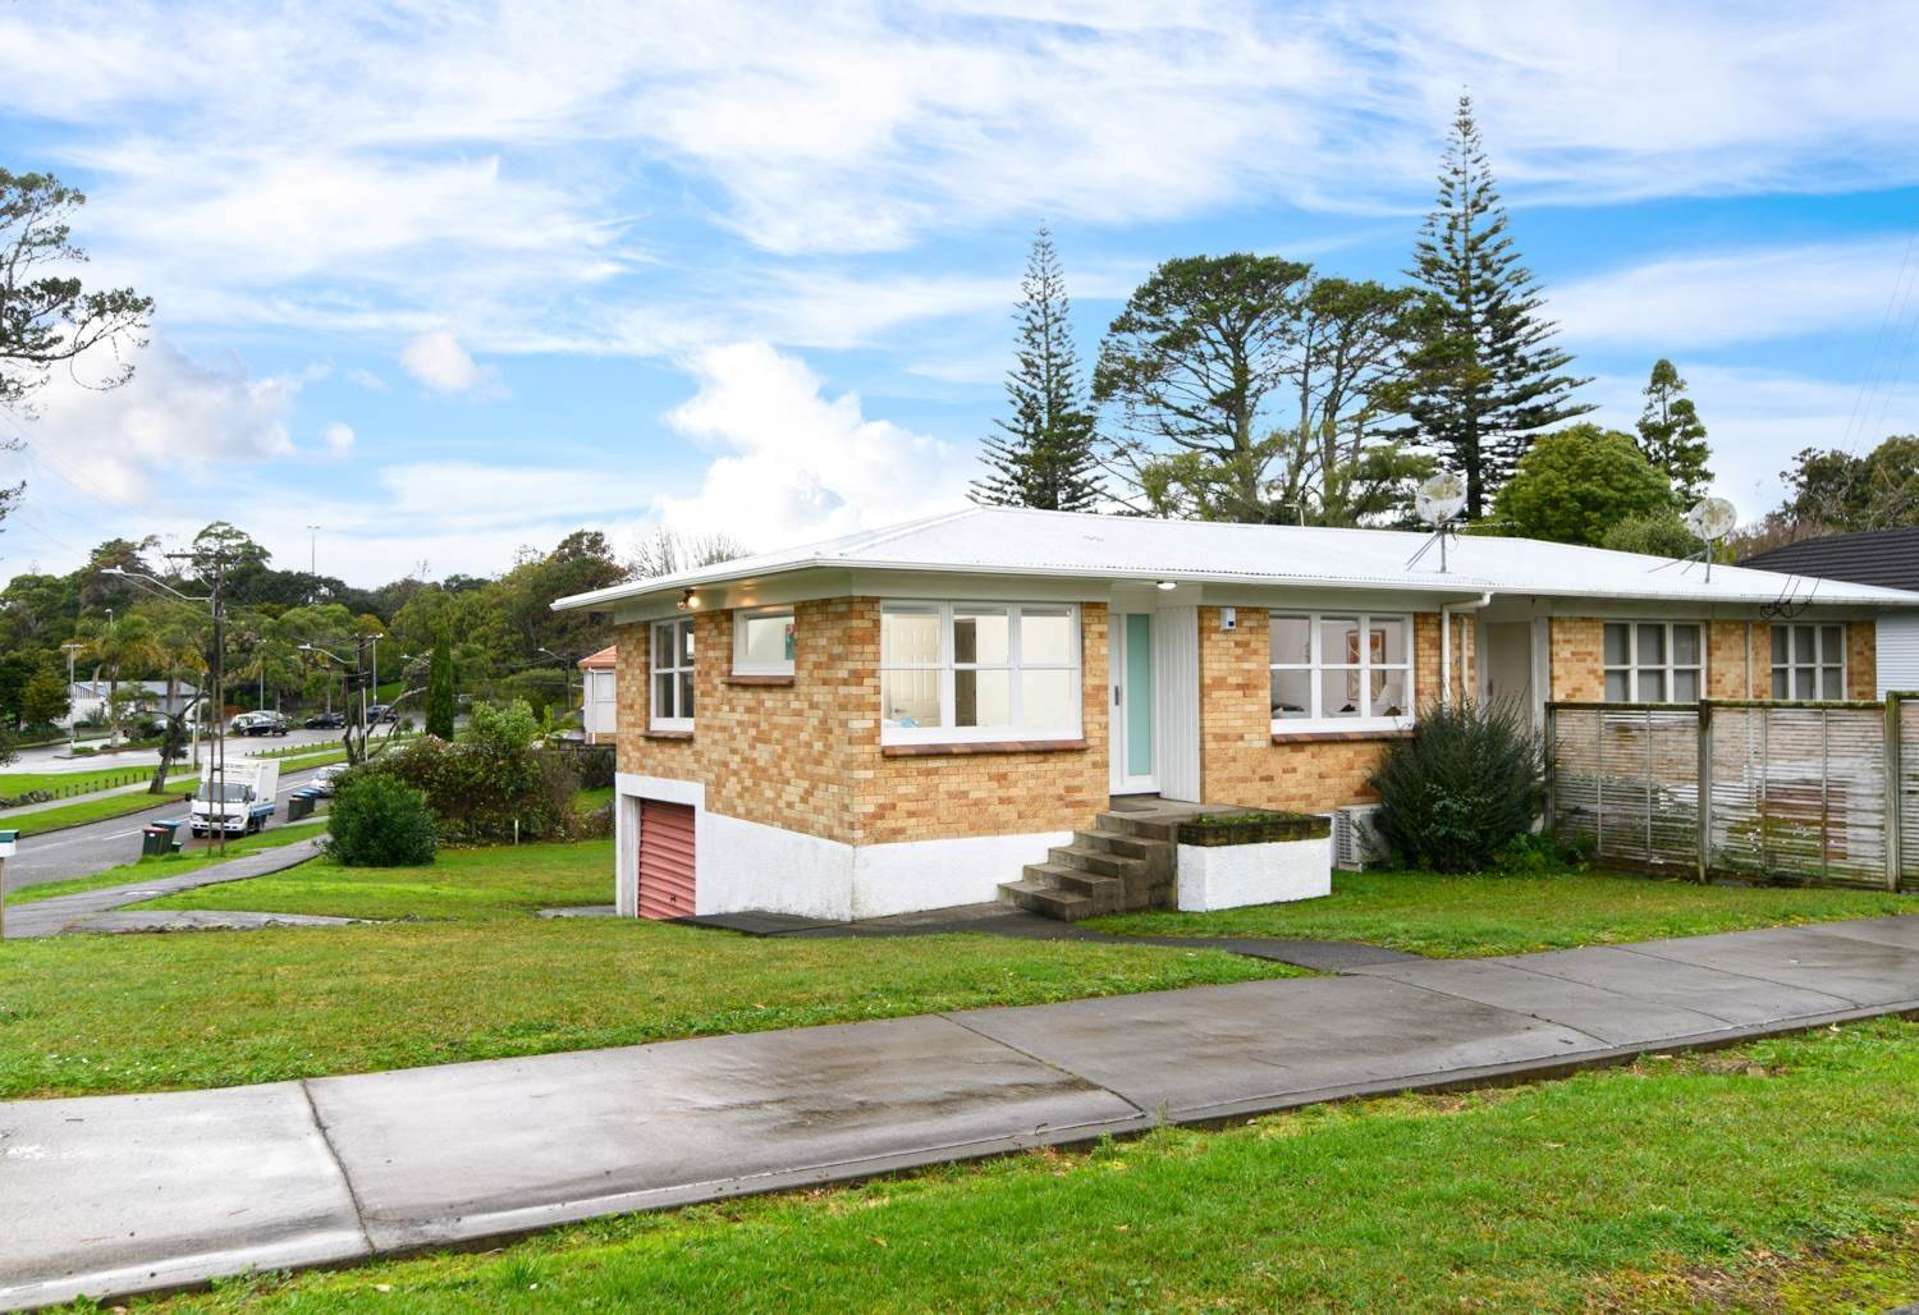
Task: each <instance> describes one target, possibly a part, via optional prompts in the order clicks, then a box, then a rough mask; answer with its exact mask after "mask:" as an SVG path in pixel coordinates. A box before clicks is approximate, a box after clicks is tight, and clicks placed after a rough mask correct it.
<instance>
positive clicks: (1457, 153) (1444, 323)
mask: <svg viewBox="0 0 1919 1315" xmlns="http://www.w3.org/2000/svg"><path fill="white" fill-rule="evenodd" d="M1506 223H1507V221H1506V209H1505V207H1504V206H1503V205H1502V204H1501V203H1500V200H1499V191H1498V188H1497V187H1496V186H1495V184H1494V182H1493V175H1492V168H1491V166H1490V165H1489V164H1488V163H1487V160H1486V155H1485V152H1484V150H1483V149H1482V148H1481V145H1480V140H1479V127H1478V125H1477V124H1476V123H1475V122H1474V120H1473V105H1472V99H1471V97H1469V96H1465V95H1461V96H1460V98H1459V114H1458V116H1457V117H1456V118H1455V119H1454V120H1453V129H1452V137H1451V139H1450V141H1449V142H1448V143H1447V147H1446V155H1445V159H1444V161H1443V162H1442V164H1441V166H1440V173H1439V200H1438V206H1437V208H1436V209H1434V210H1433V212H1432V213H1431V214H1430V215H1428V216H1427V218H1426V224H1425V227H1424V228H1422V229H1421V230H1420V237H1419V242H1418V244H1417V245H1416V246H1415V247H1414V249H1413V268H1412V269H1411V270H1409V271H1408V273H1409V274H1410V276H1411V277H1412V279H1413V281H1414V283H1415V284H1417V285H1418V286H1419V287H1420V288H1421V289H1422V290H1423V291H1424V292H1425V293H1426V305H1425V308H1424V323H1423V325H1422V333H1421V341H1420V344H1419V345H1418V347H1417V348H1415V350H1414V352H1413V354H1412V356H1411V359H1410V361H1409V363H1408V377H1407V380H1406V382H1405V384H1404V385H1403V386H1402V388H1401V389H1400V390H1399V391H1398V393H1397V396H1396V398H1395V400H1396V401H1397V403H1398V409H1399V410H1400V411H1402V412H1403V413H1404V414H1405V416H1406V417H1407V419H1408V421H1409V423H1408V425H1407V426H1406V427H1405V428H1404V429H1402V430H1401V431H1400V435H1401V436H1403V437H1405V438H1408V439H1412V440H1414V441H1416V442H1419V443H1423V444H1427V445H1430V446H1433V447H1435V448H1437V449H1438V450H1439V452H1440V454H1441V460H1442V461H1443V463H1444V464H1445V465H1446V466H1447V468H1448V469H1451V470H1454V471H1457V472H1458V473H1459V474H1461V475H1463V476H1465V479H1466V514H1467V516H1469V517H1470V518H1472V519H1475V520H1477V519H1478V518H1479V517H1480V516H1481V515H1483V514H1484V512H1485V510H1486V505H1487V503H1488V501H1489V500H1490V499H1491V497H1492V495H1493V494H1494V493H1495V492H1496V491H1497V490H1498V489H1499V486H1500V485H1501V484H1503V483H1505V482H1506V480H1507V479H1508V478H1509V477H1510V476H1511V475H1512V472H1513V468H1514V467H1515V466H1516V465H1517V464H1518V462H1519V458H1520V457H1521V456H1522V455H1524V454H1525V451H1526V448H1527V445H1528V444H1529V443H1530V442H1531V440H1532V436H1533V435H1534V434H1536V433H1538V432H1539V431H1540V430H1543V429H1546V428H1549V427H1551V426H1553V425H1558V424H1563V423H1564V422H1565V421H1567V420H1569V419H1571V418H1573V417H1574V416H1579V415H1584V414H1585V413H1586V412H1588V411H1590V410H1592V407H1590V406H1584V405H1580V404H1578V403H1575V402H1573V401H1572V400H1571V394H1572V391H1573V389H1575V388H1577V387H1578V386H1579V385H1581V384H1583V383H1585V382H1586V380H1584V379H1579V378H1574V377H1573V376H1571V375H1568V374H1566V373H1564V371H1565V369H1566V367H1567V366H1568V365H1569V364H1571V362H1572V356H1571V354H1570V353H1568V352H1566V351H1564V350H1562V349H1560V348H1559V347H1557V346H1555V345H1553V341H1552V339H1553V334H1554V333H1555V331H1556V328H1557V326H1556V325H1554V324H1553V323H1552V321H1550V320H1547V319H1544V318H1542V317H1541V316H1540V315H1539V314H1538V311H1539V308H1540V306H1541V304H1542V299H1541V297H1540V295H1539V292H1538V286H1537V284H1536V283H1535V282H1534V279H1533V276H1532V274H1531V273H1530V272H1529V271H1528V270H1527V269H1526V268H1525V266H1523V265H1521V264H1520V263H1519V253H1518V252H1517V251H1516V250H1514V248H1513V241H1512V238H1511V237H1510V236H1509V235H1508V233H1507V231H1506Z"/></svg>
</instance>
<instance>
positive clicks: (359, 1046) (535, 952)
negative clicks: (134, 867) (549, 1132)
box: [0, 840, 1295, 1099]
mask: <svg viewBox="0 0 1919 1315" xmlns="http://www.w3.org/2000/svg"><path fill="white" fill-rule="evenodd" d="M611 867H612V848H611V842H610V841H605V840H600V841H589V842H584V843H581V844H572V845H546V846H540V845H525V846H521V847H520V848H518V849H512V848H499V849H486V850H464V851H460V850H456V851H449V852H446V853H444V854H443V855H442V856H441V859H440V862H438V863H437V864H435V865H434V866H433V867H431V868H424V869H397V870H390V871H373V870H368V869H364V868H357V869H349V868H341V867H337V866H333V865H330V864H326V863H318V862H316V863H309V864H305V865H303V866H301V867H298V868H294V869H291V870H290V871H288V872H285V873H282V874H279V875H275V876H270V877H262V878H257V879H255V880H252V881H244V882H233V883H230V884H226V885H221V886H218V887H208V888H205V889H203V890H200V891H193V892H187V893H184V894H181V895H178V896H173V897H170V898H168V899H165V900H156V901H154V902H153V905H152V906H157V907H167V908H226V909H251V910H263V911H264V910H271V911H283V912H304V913H331V914H342V915H347V916H365V917H376V918H395V919H407V920H406V921H394V922H387V923H376V924H369V925H366V926H358V927H330V928H286V929H270V930H265V931H248V932H209V933H203V934H197V935H191V936H189V935H177V936H97V937H96V936H75V937H57V938H53V939H48V940H34V941H10V942H8V943H7V947H6V952H5V953H4V954H0V1099H7V1098H12V1097H25V1096H51V1095H70V1094H80V1093H105V1092H113V1091H154V1090H161V1089H167V1088H180V1087H210V1086H221V1085H226V1084H231V1083H245V1082H265V1081H271V1080H274V1079H279V1078H295V1077H311V1076H317V1075H321V1074H328V1073H352V1072H360V1071H364V1070H370V1069H389V1068H406V1067H411V1066H414V1065H420V1064H436V1063H443V1062H447V1061H452V1060H464V1059H489V1058H495V1057H498V1056H504V1055H526V1054H538V1053H543V1052H546V1051H555V1050H579V1049H585V1048H587V1047H592V1046H615V1045H630V1044H634V1043H638V1042H645V1041H663V1040H666V1039H669V1038H672V1037H685V1036H701V1035H713V1034H719V1033H727V1032H751V1031H760V1030H765V1029H769V1028H780V1027H799V1026H809V1025H812V1024H818V1023H835V1022H848V1021H853V1020H857V1019H865V1018H891V1017H898V1016H902V1015H908V1014H919V1013H928V1012H933V1011H937V1010H943V1009H965V1008H973V1007H977V1006H983V1005H998V1004H1033V1003H1041V1002H1045V1001H1051V1000H1065V999H1073V998H1076V997H1080V996H1092V995H1117V994H1123V993H1126V992H1132V991H1150V990H1161V989H1167V988H1172V987H1181V986H1194V985H1202V984H1207V983H1215V982H1235V981H1246V980H1250V979H1254V978H1261V977H1274V976H1284V975H1289V974H1291V973H1292V972H1293V971H1295V970H1290V969H1285V968H1282V967H1279V966H1277V965H1272V964H1265V963H1260V962H1258V961H1255V960H1251V959H1243V958H1238V957H1236V956H1233V955H1227V954H1217V953H1211V952H1196V951H1185V950H1169V949H1160V948H1156V947H1151V946H1129V945H1095V944H1059V943H1046V942H1035V941H1018V940H1012V939H1008V938H1002V937H993V936H942V937H930V938H925V939H920V938H911V939H899V940H874V941H852V940H789V939H774V940H755V939H751V938H748V937H744V936H736V935H732V934H730V933H726V932H715V931H701V930H696V929H694V928H689V927H676V926H669V925H662V924H659V923H643V922H639V921H637V920H635V919H611V918H604V919H601V918H595V919H545V918H539V917H535V916H532V910H534V909H535V908H537V907H541V906H545V905H558V904H579V903H600V902H604V901H606V900H608V899H609V898H610V895H611V890H610V885H611ZM150 907H151V906H150Z"/></svg>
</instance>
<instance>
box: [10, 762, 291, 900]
mask: <svg viewBox="0 0 1919 1315" xmlns="http://www.w3.org/2000/svg"><path fill="white" fill-rule="evenodd" d="M236 760H237V756H236ZM318 770H319V768H317V767H308V768H305V769H303V770H301V771H297V772H288V773H284V774H282V775H281V777H280V789H279V792H278V794H277V795H276V796H275V798H276V799H277V800H279V801H281V802H282V803H284V801H285V799H286V797H287V796H288V795H289V794H292V793H293V791H294V790H296V789H298V788H299V787H300V786H301V785H304V784H305V783H306V782H307V780H308V779H310V778H311V777H312V775H313V773H314V772H316V771H318ZM185 813H186V805H185V804H182V803H181V802H180V801H179V800H177V799H175V800H173V801H171V802H169V803H164V804H160V805H158V806H157V807H154V808H149V809H147V810H145V811H144V812H139V813H127V814H124V815H122V816H120V817H115V818H111V819H109V820H108V821H105V822H93V823H90V824H88V825H86V826H76V827H71V828H69V829H67V830H65V831H51V832H48V833H47V834H46V835H44V836H33V835H28V836H24V837H22V838H21V840H20V848H19V852H18V853H16V854H15V855H14V856H13V857H12V858H10V859H8V860H7V876H6V882H7V889H8V890H19V889H21V888H22V887H25V886H34V885H38V884H39V883H41V882H43V881H65V880H67V879H68V878H69V877H86V876H91V875H93V874H94V873H95V872H104V871H105V870H106V869H108V868H110V867H116V866H118V865H119V864H121V863H131V862H132V861H133V860H134V859H136V858H138V857H140V829H141V828H142V827H143V826H145V825H146V824H147V823H148V822H151V821H154V820H155V819H156V818H162V817H181V816H184V815H185ZM285 819H286V809H285V808H284V807H282V808H280V809H279V810H278V811H277V812H276V813H275V815H274V820H273V822H271V823H269V829H270V828H271V827H273V826H277V825H279V824H280V823H282V822H284V821H285ZM182 838H183V839H185V840H186V841H187V843H188V844H192V843H193V841H192V839H191V837H187V836H185V835H184V834H183V837H182Z"/></svg>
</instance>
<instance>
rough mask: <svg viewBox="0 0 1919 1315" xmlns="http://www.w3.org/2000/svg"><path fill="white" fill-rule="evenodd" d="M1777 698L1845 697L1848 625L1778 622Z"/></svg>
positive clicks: (1774, 677) (1774, 649)
mask: <svg viewBox="0 0 1919 1315" xmlns="http://www.w3.org/2000/svg"><path fill="white" fill-rule="evenodd" d="M1772 696H1773V697H1774V698H1775V699H1843V698H1845V697H1846V628H1845V627H1844V626H1843V625H1776V626H1774V627H1773V628H1772Z"/></svg>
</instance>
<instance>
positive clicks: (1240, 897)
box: [1178, 836, 1333, 913]
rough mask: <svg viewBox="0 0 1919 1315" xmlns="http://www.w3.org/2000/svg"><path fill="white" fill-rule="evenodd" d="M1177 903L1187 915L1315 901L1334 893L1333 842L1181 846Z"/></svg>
mask: <svg viewBox="0 0 1919 1315" xmlns="http://www.w3.org/2000/svg"><path fill="white" fill-rule="evenodd" d="M1178 885H1179V907H1180V909H1181V910H1182V911H1184V912H1188V913H1199V912H1203V911H1205V910H1207V909H1234V908H1238V907H1240V906H1241V905H1243V904H1280V903H1284V902H1286V901H1289V900H1302V899H1317V898H1318V897H1320V896H1321V895H1330V894H1332V891H1333V841H1332V837H1330V836H1322V837H1320V838H1318V839H1316V840H1276V841H1271V842H1269V843H1266V844H1261V845H1181V846H1180V847H1179V881H1178Z"/></svg>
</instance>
